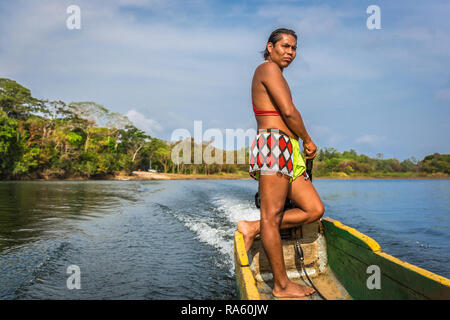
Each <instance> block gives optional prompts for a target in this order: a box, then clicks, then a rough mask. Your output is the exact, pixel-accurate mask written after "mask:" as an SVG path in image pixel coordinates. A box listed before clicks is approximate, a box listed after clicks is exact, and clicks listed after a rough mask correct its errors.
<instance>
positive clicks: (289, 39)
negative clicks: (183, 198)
mask: <svg viewBox="0 0 450 320" xmlns="http://www.w3.org/2000/svg"><path fill="white" fill-rule="evenodd" d="M296 50H297V35H296V34H295V32H294V31H292V30H289V29H277V30H275V31H273V32H272V34H271V35H270V37H269V40H268V42H267V45H266V49H265V51H264V58H265V62H264V63H262V64H260V65H259V66H258V67H257V68H256V70H255V74H254V76H253V81H252V101H253V111H254V113H255V117H256V122H257V125H258V134H257V136H256V138H255V140H254V141H253V144H252V147H251V149H250V170H249V173H250V175H251V176H252V177H253V178H254V179H256V180H258V181H259V188H258V189H259V195H260V199H261V207H260V210H261V220H258V221H245V220H242V221H239V223H238V230H239V231H240V232H241V233H242V234H243V236H244V241H245V247H246V250H247V252H248V251H249V250H250V248H251V246H252V243H253V240H254V238H255V236H256V235H257V234H260V235H261V241H262V244H263V246H264V250H265V252H266V254H267V257H268V258H269V262H270V265H271V267H272V272H273V278H274V288H273V291H272V293H273V295H274V296H275V297H280V298H281V297H302V296H305V295H310V294H312V293H313V292H314V289H313V288H311V287H307V286H302V285H298V284H296V283H294V282H291V281H290V280H289V278H288V276H287V273H286V267H285V264H284V257H283V251H282V244H281V236H280V231H279V229H280V228H281V229H283V228H292V227H296V226H299V225H302V224H306V223H311V222H314V221H316V220H318V219H320V217H322V215H323V213H324V206H323V204H322V201H321V200H320V197H319V195H318V194H317V191H316V189H315V188H314V186H313V185H312V183H311V181H310V179H309V177H308V175H307V174H306V166H305V163H304V161H303V158H302V156H301V154H300V148H299V143H298V139H299V138H300V139H301V140H302V141H303V147H304V152H305V156H306V158H307V159H314V157H315V156H316V150H317V147H316V145H315V144H314V142H313V141H312V140H311V137H310V136H309V135H308V133H307V131H306V128H305V126H304V124H303V120H302V117H301V115H300V113H299V111H298V110H297V109H296V108H295V106H294V104H293V101H292V95H291V91H290V89H289V86H288V84H287V82H286V80H285V79H284V77H283V70H284V68H286V67H287V66H289V65H290V64H291V62H292V61H293V60H294V59H295V56H296ZM286 197H288V198H289V199H291V200H292V201H294V202H295V204H296V206H297V207H299V208H294V209H290V210H286V211H283V210H284V203H285V200H286Z"/></svg>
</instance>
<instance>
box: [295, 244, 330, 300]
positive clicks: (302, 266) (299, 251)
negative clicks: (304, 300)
mask: <svg viewBox="0 0 450 320" xmlns="http://www.w3.org/2000/svg"><path fill="white" fill-rule="evenodd" d="M295 248H296V249H297V253H298V256H299V258H300V264H301V268H302V269H303V270H304V271H305V275H306V278H307V279H308V281H309V283H310V284H311V287H313V288H314V290H316V292H317V294H318V295H319V296H320V297H321V298H322V300H327V298H325V297H324V296H323V295H322V294H321V293H320V291H319V289H317V288H316V286H315V285H314V283H313V282H312V281H311V279H310V278H309V276H308V272H306V267H305V264H304V262H303V260H304V259H303V249H302V246H301V245H300V242H299V241H298V236H297V243H296V244H295ZM300 271H301V270H300Z"/></svg>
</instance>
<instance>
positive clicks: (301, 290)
mask: <svg viewBox="0 0 450 320" xmlns="http://www.w3.org/2000/svg"><path fill="white" fill-rule="evenodd" d="M315 291H316V290H314V289H313V288H311V287H307V286H302V285H299V284H296V283H294V282H291V281H289V282H288V283H287V285H286V287H285V288H274V289H273V290H272V294H273V295H274V296H275V297H277V298H300V297H304V296H309V295H311V294H313V293H314V292H315Z"/></svg>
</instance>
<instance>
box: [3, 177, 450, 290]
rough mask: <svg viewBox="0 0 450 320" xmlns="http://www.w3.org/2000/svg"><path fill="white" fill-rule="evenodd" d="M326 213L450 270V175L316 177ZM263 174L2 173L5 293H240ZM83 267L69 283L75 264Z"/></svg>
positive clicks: (392, 249) (406, 254)
mask: <svg viewBox="0 0 450 320" xmlns="http://www.w3.org/2000/svg"><path fill="white" fill-rule="evenodd" d="M314 185H315V187H316V189H317V190H318V192H319V194H320V195H321V197H322V200H323V202H324V204H325V216H328V217H332V218H334V219H336V220H339V221H341V222H342V223H344V224H346V225H349V226H351V227H354V228H356V229H358V230H359V231H361V232H362V233H365V234H367V235H369V236H370V237H372V238H374V239H375V240H376V241H377V242H378V243H379V244H380V245H381V247H382V249H383V251H385V252H387V253H389V254H391V255H393V256H395V257H397V258H400V259H402V260H405V261H407V262H410V263H412V264H415V265H417V266H419V267H422V268H425V269H427V270H429V271H432V272H434V273H437V274H439V275H442V276H445V277H447V278H448V277H450V250H449V249H450V209H449V208H450V180H325V179H323V180H314ZM256 190H257V182H255V181H253V180H171V181H82V182H74V181H63V182H44V181H33V182H0V275H1V276H0V299H236V298H237V297H236V290H235V280H234V270H233V232H234V230H235V228H236V224H237V222H238V221H239V220H241V219H247V220H256V219H258V217H259V211H258V210H257V209H256V207H255V206H254V203H253V197H254V194H255V192H256ZM71 265H76V266H78V267H79V270H80V279H81V282H80V285H81V288H80V289H72V290H70V289H68V286H67V279H68V278H69V277H70V275H71V273H67V269H68V267H69V266H71Z"/></svg>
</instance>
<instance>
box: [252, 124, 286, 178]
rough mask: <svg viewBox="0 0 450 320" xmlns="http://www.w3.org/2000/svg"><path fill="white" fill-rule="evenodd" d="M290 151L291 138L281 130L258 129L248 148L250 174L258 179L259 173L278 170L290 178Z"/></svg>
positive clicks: (269, 172) (270, 172)
mask: <svg viewBox="0 0 450 320" xmlns="http://www.w3.org/2000/svg"><path fill="white" fill-rule="evenodd" d="M292 152H293V147H292V142H291V139H290V137H289V136H288V135H287V134H285V133H284V132H283V131H280V130H278V129H262V130H258V135H257V136H256V138H255V140H254V141H253V144H252V147H251V149H250V168H249V174H250V176H251V177H252V178H254V179H258V178H259V174H275V173H277V172H280V173H282V174H284V175H286V176H288V177H289V178H292V175H293V168H294V165H293V157H292V155H293V154H292Z"/></svg>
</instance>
